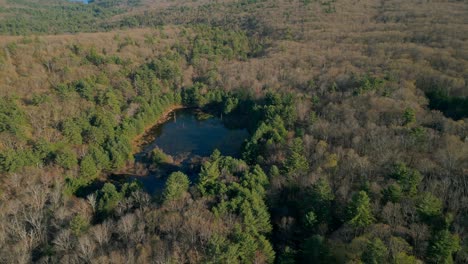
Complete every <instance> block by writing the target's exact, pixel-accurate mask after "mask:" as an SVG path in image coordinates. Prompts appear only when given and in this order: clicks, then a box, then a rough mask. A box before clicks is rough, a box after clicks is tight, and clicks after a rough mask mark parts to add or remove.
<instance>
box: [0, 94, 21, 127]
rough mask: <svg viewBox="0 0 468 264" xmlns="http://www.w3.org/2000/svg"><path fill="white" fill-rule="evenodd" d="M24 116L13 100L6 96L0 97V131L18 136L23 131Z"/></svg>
mask: <svg viewBox="0 0 468 264" xmlns="http://www.w3.org/2000/svg"><path fill="white" fill-rule="evenodd" d="M25 124H26V116H25V114H24V113H23V111H22V110H21V109H20V108H19V107H18V105H17V103H16V102H15V100H13V99H11V98H7V97H1V98H0V133H1V132H4V131H6V132H10V133H11V134H13V135H17V136H20V135H22V134H23V133H24V128H23V127H24V125H25Z"/></svg>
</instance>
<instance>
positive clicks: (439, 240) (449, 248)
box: [427, 230, 461, 264]
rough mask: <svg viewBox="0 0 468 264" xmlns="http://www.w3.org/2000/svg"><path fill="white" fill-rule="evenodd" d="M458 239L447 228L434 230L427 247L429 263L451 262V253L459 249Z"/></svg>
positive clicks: (445, 263) (447, 263)
mask: <svg viewBox="0 0 468 264" xmlns="http://www.w3.org/2000/svg"><path fill="white" fill-rule="evenodd" d="M460 248H461V247H460V239H459V238H458V236H456V235H452V234H451V233H450V232H449V231H448V230H442V231H437V232H435V233H434V234H433V235H432V237H431V240H430V242H429V246H428V248H427V256H428V260H429V262H430V263H444V264H451V263H453V257H452V255H453V253H455V252H457V251H458V250H460Z"/></svg>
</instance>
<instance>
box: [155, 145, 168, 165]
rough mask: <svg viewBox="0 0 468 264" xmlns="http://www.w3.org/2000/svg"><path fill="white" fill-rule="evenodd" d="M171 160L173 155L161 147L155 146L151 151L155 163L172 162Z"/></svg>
mask: <svg viewBox="0 0 468 264" xmlns="http://www.w3.org/2000/svg"><path fill="white" fill-rule="evenodd" d="M171 160H172V158H171V156H169V155H167V154H166V153H164V151H162V150H161V149H160V148H155V149H153V151H151V161H152V162H153V163H154V164H162V163H170V162H171Z"/></svg>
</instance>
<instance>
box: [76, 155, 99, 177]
mask: <svg viewBox="0 0 468 264" xmlns="http://www.w3.org/2000/svg"><path fill="white" fill-rule="evenodd" d="M98 172H99V171H98V168H97V165H96V162H95V161H94V159H93V158H92V157H91V156H90V155H86V156H84V157H83V158H82V159H81V161H80V177H82V178H84V179H87V180H92V179H94V178H95V177H96V176H97V174H98Z"/></svg>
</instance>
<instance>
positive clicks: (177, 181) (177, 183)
mask: <svg viewBox="0 0 468 264" xmlns="http://www.w3.org/2000/svg"><path fill="white" fill-rule="evenodd" d="M189 184H190V181H189V178H188V177H187V175H185V174H184V173H182V172H179V171H178V172H173V173H172V174H171V175H169V178H168V179H167V181H166V187H165V188H164V192H163V197H164V202H171V201H175V200H178V199H180V198H182V196H183V195H184V193H185V192H187V191H188V188H189Z"/></svg>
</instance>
